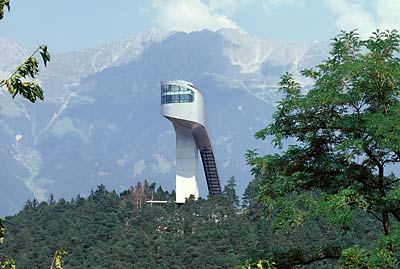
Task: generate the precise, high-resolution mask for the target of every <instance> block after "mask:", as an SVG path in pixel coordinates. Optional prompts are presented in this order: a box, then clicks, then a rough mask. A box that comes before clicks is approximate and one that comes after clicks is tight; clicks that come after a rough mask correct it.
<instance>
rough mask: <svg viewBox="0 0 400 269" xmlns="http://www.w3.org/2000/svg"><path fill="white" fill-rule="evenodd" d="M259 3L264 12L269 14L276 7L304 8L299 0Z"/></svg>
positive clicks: (264, 0) (276, 0)
mask: <svg viewBox="0 0 400 269" xmlns="http://www.w3.org/2000/svg"><path fill="white" fill-rule="evenodd" d="M261 3H262V4H263V8H264V10H265V11H266V12H271V11H272V10H273V9H274V7H276V6H288V7H304V2H303V1H301V0H263V1H261Z"/></svg>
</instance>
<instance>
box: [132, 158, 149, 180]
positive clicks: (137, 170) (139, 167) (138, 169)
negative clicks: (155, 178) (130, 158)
mask: <svg viewBox="0 0 400 269" xmlns="http://www.w3.org/2000/svg"><path fill="white" fill-rule="evenodd" d="M144 169H146V165H145V164H144V159H141V160H140V161H137V162H135V165H134V166H133V173H132V178H136V177H138V176H140V175H141V174H142V173H143V171H144Z"/></svg>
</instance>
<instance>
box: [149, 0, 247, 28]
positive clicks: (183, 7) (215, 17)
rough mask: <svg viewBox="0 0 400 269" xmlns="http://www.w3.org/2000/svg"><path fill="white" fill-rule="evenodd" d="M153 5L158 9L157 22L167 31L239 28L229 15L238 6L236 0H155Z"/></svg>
mask: <svg viewBox="0 0 400 269" xmlns="http://www.w3.org/2000/svg"><path fill="white" fill-rule="evenodd" d="M152 6H153V8H154V9H155V10H156V11H157V16H156V19H155V20H156V23H157V24H158V25H159V27H160V28H162V29H163V30H166V31H175V30H179V31H185V32H191V31H198V30H202V29H205V28H206V29H209V30H214V31H215V30H218V29H221V28H239V27H238V26H237V25H236V23H235V22H234V21H232V20H231V19H230V18H228V16H227V13H229V12H232V10H234V9H235V8H236V7H237V6H236V1H234V0H220V1H217V0H210V1H208V2H204V1H201V0H153V5H152ZM224 10H225V11H224Z"/></svg>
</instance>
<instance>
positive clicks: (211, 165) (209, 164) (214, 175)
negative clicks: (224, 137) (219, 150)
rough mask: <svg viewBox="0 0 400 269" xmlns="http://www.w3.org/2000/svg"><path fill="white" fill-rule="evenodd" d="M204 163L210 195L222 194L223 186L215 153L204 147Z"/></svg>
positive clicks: (201, 152) (202, 156)
mask: <svg viewBox="0 0 400 269" xmlns="http://www.w3.org/2000/svg"><path fill="white" fill-rule="evenodd" d="M200 155H201V159H202V162H203V168H204V174H205V176H206V180H207V186H208V191H209V193H210V194H221V185H220V182H219V177H218V172H217V165H216V164H215V158H214V153H213V152H212V151H211V150H210V149H208V148H206V147H204V148H203V149H202V150H200Z"/></svg>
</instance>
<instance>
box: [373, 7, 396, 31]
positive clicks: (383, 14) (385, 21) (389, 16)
mask: <svg viewBox="0 0 400 269" xmlns="http://www.w3.org/2000/svg"><path fill="white" fill-rule="evenodd" d="M376 9H377V10H376V12H377V17H378V23H377V26H378V28H380V29H382V30H384V29H399V28H400V20H399V17H400V0H390V1H388V0H378V1H377V3H376Z"/></svg>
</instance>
